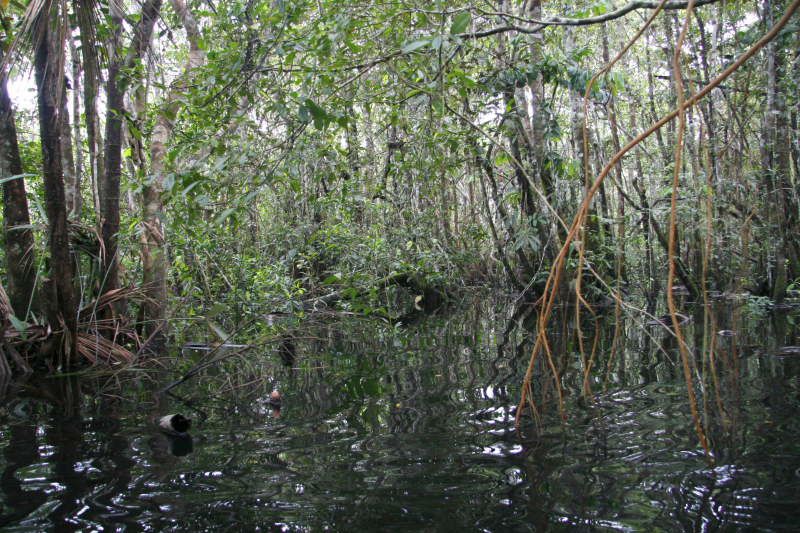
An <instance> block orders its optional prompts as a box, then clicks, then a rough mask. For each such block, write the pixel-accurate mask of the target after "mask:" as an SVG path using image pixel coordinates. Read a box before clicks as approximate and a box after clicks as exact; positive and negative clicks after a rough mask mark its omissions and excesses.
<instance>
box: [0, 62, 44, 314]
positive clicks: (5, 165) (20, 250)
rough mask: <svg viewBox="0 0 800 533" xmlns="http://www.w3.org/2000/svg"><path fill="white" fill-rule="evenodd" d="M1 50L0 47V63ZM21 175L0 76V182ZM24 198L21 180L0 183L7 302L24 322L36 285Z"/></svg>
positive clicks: (8, 101) (11, 118)
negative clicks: (0, 189) (0, 188)
mask: <svg viewBox="0 0 800 533" xmlns="http://www.w3.org/2000/svg"><path fill="white" fill-rule="evenodd" d="M2 61H3V47H2V46H0V63H2ZM20 174H22V160H21V159H20V155H19V145H18V143H17V128H16V124H15V123H14V111H13V109H12V108H11V99H10V98H9V96H8V89H7V87H6V79H5V77H2V75H0V179H7V178H10V177H11V176H19V175H20ZM30 223H31V222H30V216H29V214H28V197H27V194H26V192H25V181H24V179H23V178H22V177H20V178H18V179H11V180H8V181H5V182H4V183H3V233H4V238H5V257H6V272H7V276H8V279H7V284H8V285H7V286H8V298H9V300H10V302H11V307H12V309H13V310H14V314H15V315H16V316H18V317H19V318H22V319H24V318H25V316H26V315H27V312H28V306H30V305H31V303H32V298H31V297H32V295H33V288H34V284H35V281H36V272H35V271H34V268H33V265H34V260H33V259H34V256H33V231H32V230H31V228H30Z"/></svg>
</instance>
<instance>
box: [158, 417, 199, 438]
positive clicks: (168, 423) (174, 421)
mask: <svg viewBox="0 0 800 533" xmlns="http://www.w3.org/2000/svg"><path fill="white" fill-rule="evenodd" d="M158 427H159V428H161V430H162V431H163V432H165V433H167V434H168V435H175V436H181V437H182V436H186V432H187V431H189V428H191V427H192V421H191V420H189V419H188V418H186V417H185V416H183V415H180V414H174V415H166V416H162V417H161V418H160V419H159V420H158Z"/></svg>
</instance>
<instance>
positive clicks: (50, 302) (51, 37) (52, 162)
mask: <svg viewBox="0 0 800 533" xmlns="http://www.w3.org/2000/svg"><path fill="white" fill-rule="evenodd" d="M58 15H59V13H58V4H56V3H51V5H50V8H49V9H48V10H46V11H44V12H43V15H42V16H41V20H40V22H39V23H40V25H41V28H40V29H39V31H38V32H37V35H39V36H40V37H39V41H38V43H37V44H36V53H35V57H34V70H35V72H36V88H37V96H38V107H39V131H40V138H41V143H42V170H43V175H44V196H45V210H46V212H47V219H48V247H49V250H50V280H49V282H48V283H47V284H46V286H49V287H50V289H49V290H48V291H46V292H47V293H48V294H47V295H46V302H45V303H46V305H47V315H48V316H47V318H48V321H49V322H50V326H51V327H52V328H53V329H57V328H60V327H61V328H63V330H62V334H63V337H62V339H61V341H62V350H63V351H62V354H61V355H63V358H62V359H61V361H60V363H61V366H62V367H65V368H66V367H69V366H71V364H72V357H73V355H74V353H75V341H76V330H77V309H76V306H75V297H74V289H73V286H72V261H71V260H70V253H69V233H68V231H67V210H66V198H65V196H64V173H63V169H62V167H61V140H60V133H61V117H60V116H59V114H60V111H61V109H62V102H61V99H62V98H63V96H64V68H63V39H61V38H60V35H59V31H58V20H59V16H58Z"/></svg>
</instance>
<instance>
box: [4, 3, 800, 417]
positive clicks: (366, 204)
mask: <svg viewBox="0 0 800 533" xmlns="http://www.w3.org/2000/svg"><path fill="white" fill-rule="evenodd" d="M797 7H798V1H793V2H789V1H782V0H760V1H759V2H747V1H738V0H736V1H729V2H722V1H717V0H696V1H692V0H689V1H677V0H667V1H633V2H630V3H623V2H611V1H608V0H585V1H579V2H560V1H556V2H548V3H543V2H541V1H540V0H523V1H511V0H494V1H472V2H458V1H456V2H453V1H450V2H443V1H434V2H430V1H396V2H354V1H330V0H318V1H314V2H311V1H302V0H300V1H296V2H292V1H286V0H235V1H230V2H218V1H213V0H212V1H207V0H203V1H199V0H197V1H196V0H170V1H169V2H162V1H161V0H142V1H136V2H106V1H105V0H94V1H75V2H56V1H54V0H35V1H30V2H26V1H24V0H2V1H0V16H1V17H2V30H1V31H0V53H1V54H2V56H0V64H2V70H0V76H1V78H0V82H1V83H0V89H1V90H2V91H1V92H0V128H1V130H0V181H2V185H3V193H4V194H3V202H4V210H3V222H4V233H3V247H2V248H3V254H4V261H3V264H4V272H3V277H2V287H3V291H0V295H1V296H3V298H2V299H0V320H2V325H3V329H4V336H3V338H2V352H0V373H3V372H5V373H10V372H12V371H29V370H30V369H31V368H49V369H51V370H57V369H60V370H66V369H68V368H72V367H76V366H77V367H81V366H83V365H85V364H87V363H130V362H133V361H134V360H143V359H145V358H146V357H149V356H150V355H152V354H159V353H162V352H163V350H164V349H165V347H170V346H174V345H180V344H183V343H185V342H195V343H197V342H201V343H206V344H209V345H212V344H215V343H216V344H219V343H225V342H228V343H232V342H236V343H243V344H247V343H253V342H257V341H258V340H259V339H264V338H267V337H270V336H271V338H276V337H277V336H279V335H280V334H281V333H284V332H285V331H286V328H287V326H286V324H291V327H299V326H298V324H302V322H303V320H304V319H306V318H308V317H309V316H311V315H314V314H320V313H352V314H356V315H361V316H368V317H374V318H375V319H377V320H383V321H386V322H387V323H388V324H395V323H403V321H404V320H407V319H408V316H409V315H411V314H414V313H424V312H425V311H431V310H433V309H435V308H437V307H439V306H441V305H443V304H445V303H446V302H447V301H448V299H453V298H454V297H455V295H457V294H458V293H459V292H460V291H464V290H470V289H471V288H475V287H481V288H484V289H485V288H489V289H491V290H493V291H498V292H514V293H518V294H520V295H522V296H521V297H523V298H524V299H525V300H526V301H529V302H531V304H532V305H534V306H535V308H536V309H537V312H538V313H539V315H538V319H537V321H536V324H537V325H536V326H535V330H536V332H535V334H536V347H535V348H534V352H533V356H532V358H531V363H530V370H529V376H528V379H527V381H526V386H525V387H524V393H523V399H522V403H523V405H526V402H527V405H528V406H529V407H531V409H532V410H533V411H534V412H535V411H536V409H537V407H536V405H537V402H536V401H535V399H534V397H535V396H537V394H534V390H533V389H534V387H533V384H532V382H531V379H532V377H533V376H534V375H538V376H539V377H542V376H549V377H547V379H549V380H550V383H551V385H553V386H552V387H545V388H544V389H545V392H542V394H540V395H539V396H538V397H539V399H540V400H541V399H542V396H543V395H544V396H547V394H546V391H547V390H549V391H550V394H551V397H552V398H556V397H558V398H559V401H561V397H560V388H559V385H558V384H559V382H560V370H559V369H560V368H564V365H559V364H557V362H555V361H554V360H553V350H552V349H551V348H552V346H551V344H552V343H551V340H550V339H549V338H548V335H549V334H548V323H549V317H550V314H551V313H552V311H553V309H554V308H556V307H558V306H562V305H566V306H569V308H570V309H572V310H571V311H570V313H568V314H569V316H570V318H569V319H570V320H575V321H576V331H581V329H582V328H591V324H592V321H593V320H594V318H596V316H597V314H598V313H599V312H601V311H606V312H612V313H614V314H615V316H616V318H617V323H618V324H619V321H620V320H621V319H622V318H623V317H624V316H626V315H627V316H633V317H637V318H642V317H645V320H651V319H655V318H656V317H654V316H653V315H654V314H658V313H664V312H668V313H669V315H668V317H667V318H664V319H662V322H663V323H664V324H665V326H668V327H671V329H672V330H673V331H674V333H675V335H676V337H677V339H678V343H677V345H678V347H679V348H680V351H681V355H682V356H683V358H684V363H685V370H686V378H687V380H688V381H689V382H691V373H692V371H691V368H692V367H693V365H694V363H692V354H691V353H689V352H690V351H691V347H689V345H688V344H687V342H685V341H684V340H683V339H682V337H681V333H680V331H681V330H680V325H681V324H680V316H679V311H680V309H679V308H680V302H679V301H677V297H678V296H680V297H681V298H683V299H685V300H691V301H699V302H702V301H707V300H708V299H709V298H724V297H736V298H763V299H765V300H764V301H765V302H768V303H767V304H765V305H768V306H770V307H774V306H782V305H791V304H793V303H794V302H795V298H796V297H797V295H798V292H797V291H798V289H800V239H798V234H800V223H799V222H798V220H800V198H799V194H798V193H800V183H799V181H798V178H799V176H798V167H799V165H800V144H798V138H799V136H798V111H800V100H799V99H798V95H799V94H800V90H798V80H800V32H798V24H800V21H799V19H798V17H797V15H795V14H794V13H795V11H796V9H797ZM654 125H655V126H657V127H654ZM743 295H746V296H743ZM584 337H585V340H584ZM575 338H576V342H577V346H576V352H577V353H579V354H580V355H578V357H582V361H583V363H582V367H583V368H584V372H585V377H584V381H585V385H586V387H585V388H586V390H587V392H588V390H589V383H590V381H591V380H590V377H591V375H592V373H593V372H594V371H595V370H596V371H597V372H599V373H601V374H602V371H603V369H604V368H605V367H606V365H607V364H608V363H607V361H608V360H609V359H610V358H612V357H613V352H614V344H615V343H612V346H611V348H610V350H605V351H604V353H600V354H597V353H595V351H596V350H595V348H596V347H593V346H592V342H591V334H590V333H587V334H585V335H580V334H577V336H576V337H575ZM712 344H713V343H712ZM695 348H697V349H699V348H698V347H695ZM703 349H705V348H703ZM712 349H713V348H712ZM692 390H693V388H692V387H689V391H690V393H691V391H692ZM690 399H691V401H692V403H693V404H694V399H693V398H690ZM522 411H523V410H522V409H520V410H519V411H518V413H521V412H522ZM696 419H697V418H696Z"/></svg>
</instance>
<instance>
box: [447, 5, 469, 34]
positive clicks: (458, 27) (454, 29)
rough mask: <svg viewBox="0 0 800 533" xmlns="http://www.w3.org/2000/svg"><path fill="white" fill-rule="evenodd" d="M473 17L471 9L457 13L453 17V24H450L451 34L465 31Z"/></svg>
mask: <svg viewBox="0 0 800 533" xmlns="http://www.w3.org/2000/svg"><path fill="white" fill-rule="evenodd" d="M471 19H472V15H470V13H469V11H464V12H463V13H459V14H458V15H456V16H455V17H454V18H453V25H452V26H450V35H458V34H460V33H464V32H465V31H466V30H467V28H468V27H469V23H470V20H471Z"/></svg>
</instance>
